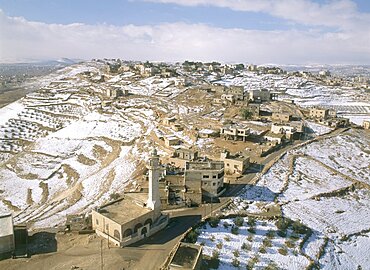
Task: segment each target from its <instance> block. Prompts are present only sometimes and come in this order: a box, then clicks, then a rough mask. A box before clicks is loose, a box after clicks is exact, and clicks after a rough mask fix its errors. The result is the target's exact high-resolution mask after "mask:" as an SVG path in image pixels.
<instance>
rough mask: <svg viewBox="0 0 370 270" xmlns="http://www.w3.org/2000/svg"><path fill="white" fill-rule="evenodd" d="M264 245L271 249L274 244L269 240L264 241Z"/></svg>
mask: <svg viewBox="0 0 370 270" xmlns="http://www.w3.org/2000/svg"><path fill="white" fill-rule="evenodd" d="M262 243H263V245H264V246H265V247H271V246H272V242H271V240H270V239H268V238H265V239H263V241H262Z"/></svg>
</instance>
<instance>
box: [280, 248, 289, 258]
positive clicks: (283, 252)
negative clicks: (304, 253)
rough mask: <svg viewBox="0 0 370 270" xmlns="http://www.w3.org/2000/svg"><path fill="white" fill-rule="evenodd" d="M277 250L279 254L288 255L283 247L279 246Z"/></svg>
mask: <svg viewBox="0 0 370 270" xmlns="http://www.w3.org/2000/svg"><path fill="white" fill-rule="evenodd" d="M278 252H279V253H280V254H281V255H284V256H286V255H288V250H287V249H286V248H285V247H281V248H279V249H278Z"/></svg>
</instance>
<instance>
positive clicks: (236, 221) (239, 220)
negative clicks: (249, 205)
mask: <svg viewBox="0 0 370 270" xmlns="http://www.w3.org/2000/svg"><path fill="white" fill-rule="evenodd" d="M243 223H244V219H243V218H242V217H236V218H235V219H234V224H235V225H236V226H238V227H240V226H243Z"/></svg>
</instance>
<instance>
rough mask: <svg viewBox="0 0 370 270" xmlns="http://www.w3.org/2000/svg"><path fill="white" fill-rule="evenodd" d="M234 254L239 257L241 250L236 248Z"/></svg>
mask: <svg viewBox="0 0 370 270" xmlns="http://www.w3.org/2000/svg"><path fill="white" fill-rule="evenodd" d="M233 254H234V256H235V257H239V255H240V253H239V250H237V249H235V250H234V251H233Z"/></svg>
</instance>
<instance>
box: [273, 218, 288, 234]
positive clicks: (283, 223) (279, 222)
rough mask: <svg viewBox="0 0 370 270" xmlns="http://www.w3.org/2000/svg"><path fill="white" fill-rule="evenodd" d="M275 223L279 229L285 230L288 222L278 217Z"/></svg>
mask: <svg viewBox="0 0 370 270" xmlns="http://www.w3.org/2000/svg"><path fill="white" fill-rule="evenodd" d="M275 225H276V227H277V228H278V229H279V230H280V231H284V232H285V231H286V229H287V228H288V226H289V223H288V222H287V220H286V219H285V218H282V217H279V219H278V220H277V221H276V222H275Z"/></svg>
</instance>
